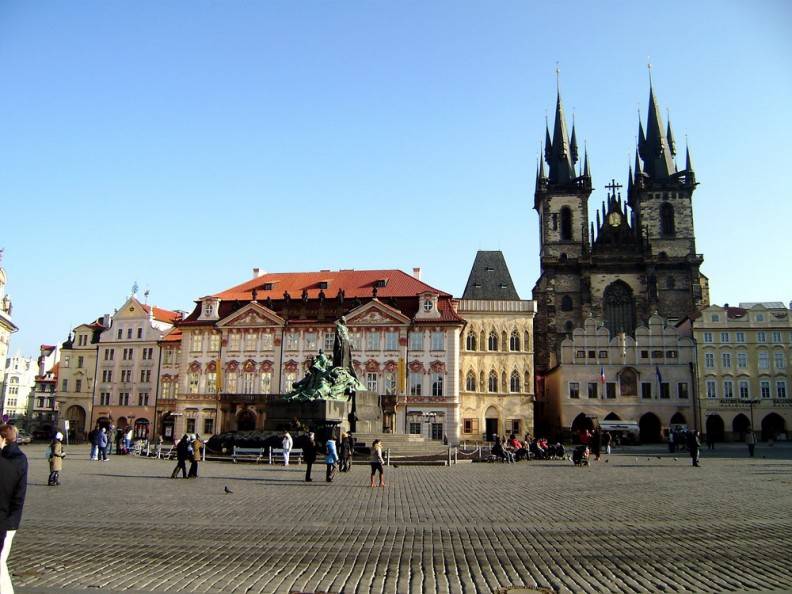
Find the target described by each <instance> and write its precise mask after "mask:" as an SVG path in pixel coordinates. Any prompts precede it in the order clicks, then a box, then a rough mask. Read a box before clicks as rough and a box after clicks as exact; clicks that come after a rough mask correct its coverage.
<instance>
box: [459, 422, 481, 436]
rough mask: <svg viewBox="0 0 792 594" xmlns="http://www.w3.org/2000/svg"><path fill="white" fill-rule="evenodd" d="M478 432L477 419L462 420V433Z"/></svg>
mask: <svg viewBox="0 0 792 594" xmlns="http://www.w3.org/2000/svg"><path fill="white" fill-rule="evenodd" d="M478 432H479V422H478V419H463V420H462V433H478Z"/></svg>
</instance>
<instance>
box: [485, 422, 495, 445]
mask: <svg viewBox="0 0 792 594" xmlns="http://www.w3.org/2000/svg"><path fill="white" fill-rule="evenodd" d="M484 431H485V432H486V434H487V441H493V440H494V439H495V437H496V436H497V435H498V419H484Z"/></svg>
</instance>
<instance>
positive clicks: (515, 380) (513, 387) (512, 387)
mask: <svg viewBox="0 0 792 594" xmlns="http://www.w3.org/2000/svg"><path fill="white" fill-rule="evenodd" d="M519 391H520V374H519V372H518V371H517V370H516V369H515V370H514V371H512V374H511V381H510V382H509V392H519Z"/></svg>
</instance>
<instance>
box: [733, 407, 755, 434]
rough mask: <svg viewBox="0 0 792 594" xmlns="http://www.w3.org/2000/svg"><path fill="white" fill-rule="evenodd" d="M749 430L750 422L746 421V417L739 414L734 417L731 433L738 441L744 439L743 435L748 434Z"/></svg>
mask: <svg viewBox="0 0 792 594" xmlns="http://www.w3.org/2000/svg"><path fill="white" fill-rule="evenodd" d="M750 428H751V421H750V420H748V417H746V416H745V415H744V414H742V413H740V414H739V415H737V416H736V417H734V420H733V421H732V431H733V432H734V433H735V434H736V436H737V438H738V439H740V440H743V439H745V434H746V433H748V430H749V429H750Z"/></svg>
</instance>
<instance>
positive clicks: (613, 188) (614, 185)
mask: <svg viewBox="0 0 792 594" xmlns="http://www.w3.org/2000/svg"><path fill="white" fill-rule="evenodd" d="M623 187H624V186H622V185H621V184H617V183H616V180H615V179H611V181H610V183H609V184H608V185H607V186H605V189H606V190H610V191H611V193H612V194H613V195H614V196H615V195H616V190H620V189H621V188H623Z"/></svg>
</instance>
